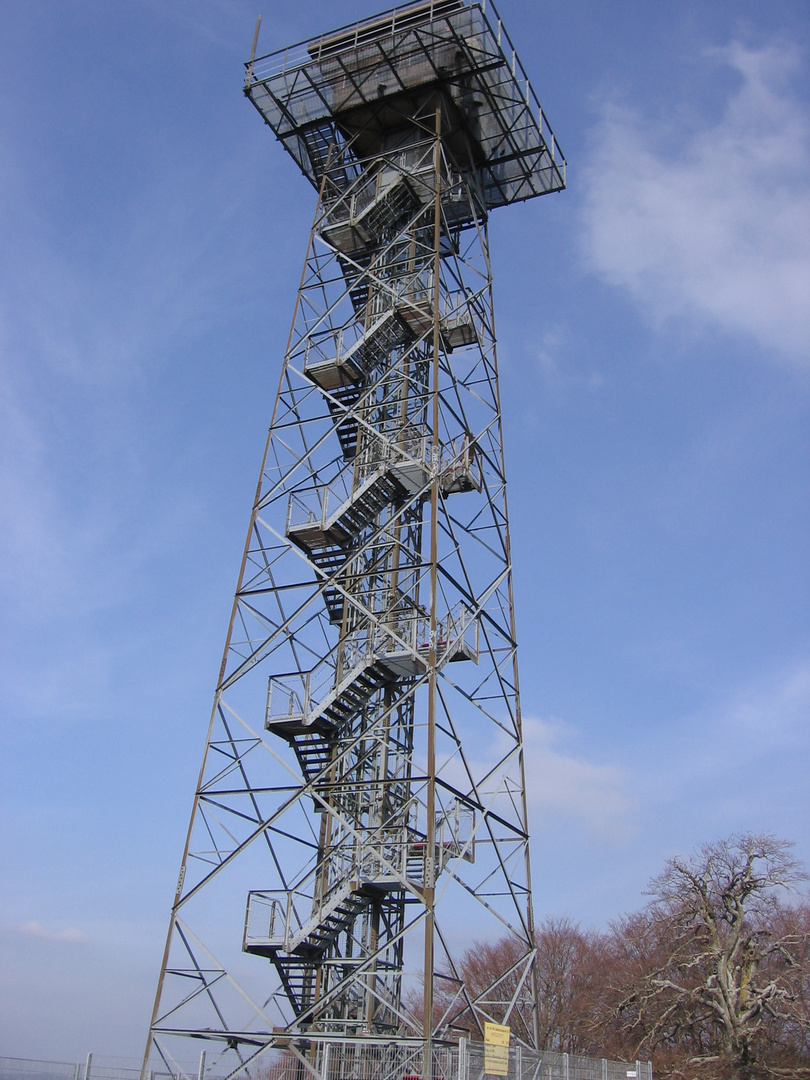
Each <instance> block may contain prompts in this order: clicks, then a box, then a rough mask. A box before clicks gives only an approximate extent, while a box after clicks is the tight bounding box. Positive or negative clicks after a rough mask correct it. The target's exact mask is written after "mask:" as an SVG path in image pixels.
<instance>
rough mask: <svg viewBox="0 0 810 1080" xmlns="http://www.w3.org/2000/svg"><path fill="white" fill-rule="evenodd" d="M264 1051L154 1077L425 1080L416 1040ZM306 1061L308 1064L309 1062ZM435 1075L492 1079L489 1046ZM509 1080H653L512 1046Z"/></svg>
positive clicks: (56, 1067)
mask: <svg viewBox="0 0 810 1080" xmlns="http://www.w3.org/2000/svg"><path fill="white" fill-rule="evenodd" d="M271 1053H272V1054H273V1056H272V1057H270V1058H269V1059H268V1058H266V1057H265V1055H264V1054H262V1055H261V1056H260V1057H259V1058H258V1059H257V1060H256V1061H255V1062H254V1063H253V1064H252V1065H249V1066H245V1067H244V1069H241V1070H240V1069H239V1063H238V1061H235V1060H231V1061H229V1062H227V1063H226V1062H225V1060H220V1059H219V1058H218V1057H215V1056H214V1055H213V1054H212V1055H211V1056H210V1058H209V1059H208V1060H206V1054H205V1053H203V1054H201V1055H200V1059H199V1061H196V1062H193V1063H192V1062H182V1063H173V1065H172V1069H171V1071H169V1070H168V1069H167V1068H166V1067H165V1066H162V1067H155V1068H151V1069H150V1070H149V1072H148V1074H147V1080H227V1078H229V1077H231V1076H233V1077H238V1078H239V1080H242V1078H244V1080H421V1077H422V1075H423V1070H422V1049H421V1046H420V1045H419V1043H418V1042H417V1041H414V1042H413V1043H410V1044H392V1043H388V1044H387V1045H384V1044H382V1045H381V1044H379V1043H373V1042H370V1041H368V1040H363V1039H357V1040H353V1039H340V1040H337V1039H335V1040H329V1039H324V1040H320V1039H318V1040H314V1039H313V1040H312V1041H311V1042H309V1043H308V1049H307V1051H305V1055H304V1056H302V1057H299V1056H298V1055H296V1054H290V1053H289V1052H287V1053H286V1054H282V1055H279V1054H278V1052H273V1051H271ZM304 1057H305V1058H306V1064H304ZM140 1075H141V1068H140V1062H139V1061H137V1060H136V1059H133V1058H110V1057H102V1056H100V1055H98V1056H96V1055H94V1054H88V1055H87V1058H86V1059H85V1060H84V1061H81V1062H62V1061H36V1060H31V1059H28V1058H11V1057H0V1080H140ZM433 1075H434V1077H435V1078H437V1080H438V1078H440V1080H485V1078H486V1077H487V1075H488V1074H487V1073H486V1072H485V1068H484V1047H483V1045H482V1044H480V1043H470V1042H468V1041H467V1040H466V1039H463V1038H462V1039H460V1040H459V1043H458V1044H457V1045H454V1046H446V1045H445V1046H435V1047H434V1050H433ZM502 1080H653V1075H652V1064H651V1063H650V1062H649V1061H635V1062H623V1061H611V1060H609V1059H607V1058H590V1057H584V1056H582V1055H579V1054H561V1053H556V1052H554V1051H539V1052H538V1051H533V1050H527V1049H525V1048H523V1047H519V1046H513V1047H511V1048H510V1049H509V1051H508V1071H507V1075H506V1077H504V1078H502Z"/></svg>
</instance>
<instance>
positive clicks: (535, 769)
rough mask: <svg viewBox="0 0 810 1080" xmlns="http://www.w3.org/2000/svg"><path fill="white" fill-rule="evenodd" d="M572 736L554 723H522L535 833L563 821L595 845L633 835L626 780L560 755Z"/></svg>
mask: <svg viewBox="0 0 810 1080" xmlns="http://www.w3.org/2000/svg"><path fill="white" fill-rule="evenodd" d="M573 735H574V733H573V732H572V731H571V730H570V729H568V728H567V727H566V726H565V725H563V724H561V723H559V722H553V721H552V722H549V721H546V720H537V719H534V718H531V717H530V718H527V719H524V722H523V737H524V746H525V754H526V774H527V782H526V784H527V796H528V802H529V813H530V816H531V818H532V819H533V823H534V824H536V826H537V827H538V828H539V829H547V828H550V827H551V826H552V825H553V824H554V823H555V822H559V821H561V820H562V821H568V822H570V823H572V824H576V825H578V826H580V827H581V828H583V829H584V831H585V832H586V834H588V835H589V836H591V837H597V838H599V839H600V840H614V841H622V840H624V839H626V838H627V837H628V836H629V834H630V833H631V832H632V831H633V821H632V816H633V811H634V809H635V805H636V804H635V799H634V797H633V795H632V789H631V785H630V778H629V776H628V775H627V774H625V772H624V771H623V770H622V769H620V768H618V767H617V766H615V765H609V764H598V763H595V762H592V761H589V760H587V759H585V758H581V757H576V756H574V755H573V754H571V753H570V752H567V751H566V749H565V744H566V743H568V742H570V741H571V740H572V738H573Z"/></svg>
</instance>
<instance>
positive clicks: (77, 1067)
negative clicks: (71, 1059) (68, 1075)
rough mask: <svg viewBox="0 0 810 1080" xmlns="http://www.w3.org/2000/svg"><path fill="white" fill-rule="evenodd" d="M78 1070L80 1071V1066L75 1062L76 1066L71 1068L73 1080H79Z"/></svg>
mask: <svg viewBox="0 0 810 1080" xmlns="http://www.w3.org/2000/svg"><path fill="white" fill-rule="evenodd" d="M80 1069H81V1065H80V1064H79V1062H78V1061H77V1062H76V1064H75V1065H74V1066H73V1080H79V1070H80Z"/></svg>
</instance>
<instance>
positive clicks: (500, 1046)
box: [484, 1024, 510, 1076]
mask: <svg viewBox="0 0 810 1080" xmlns="http://www.w3.org/2000/svg"><path fill="white" fill-rule="evenodd" d="M509 1034H510V1029H509V1027H508V1026H507V1025H506V1024H484V1072H485V1073H488V1074H489V1075H490V1076H508V1075H509Z"/></svg>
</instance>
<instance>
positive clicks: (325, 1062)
mask: <svg viewBox="0 0 810 1080" xmlns="http://www.w3.org/2000/svg"><path fill="white" fill-rule="evenodd" d="M321 1076H322V1077H323V1080H327V1077H328V1076H329V1043H324V1044H323V1058H322V1059H321Z"/></svg>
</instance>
